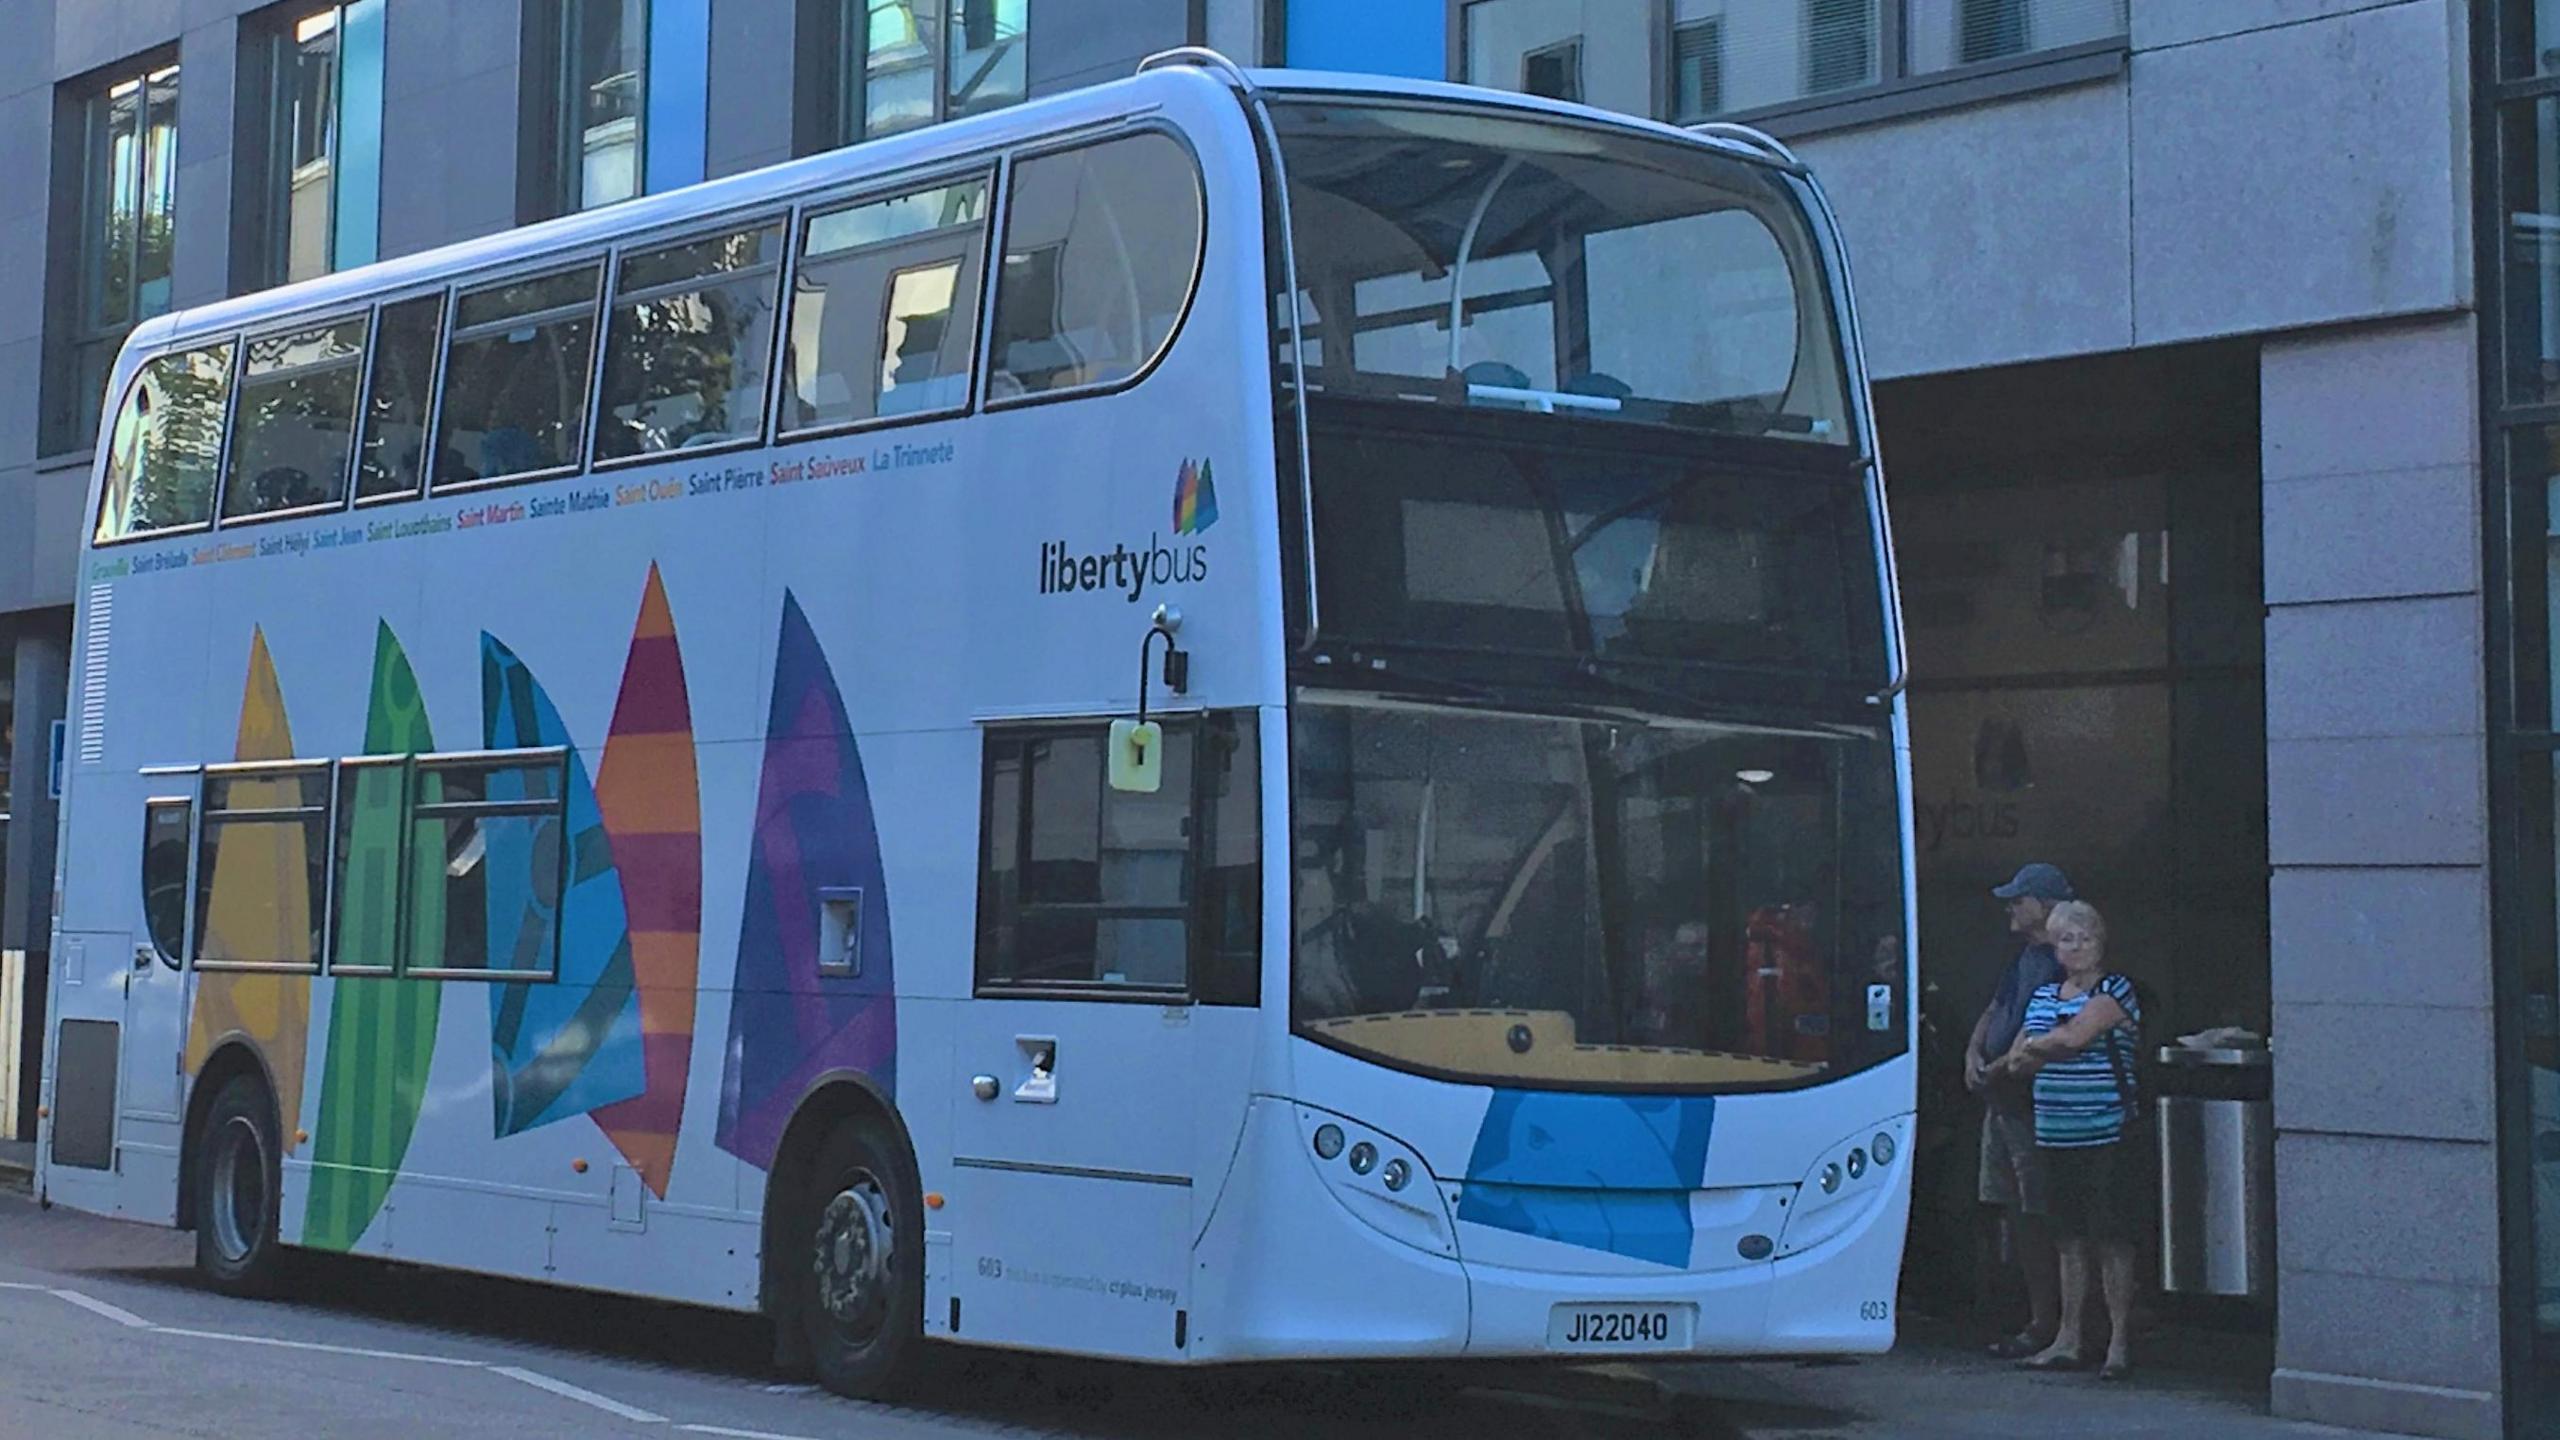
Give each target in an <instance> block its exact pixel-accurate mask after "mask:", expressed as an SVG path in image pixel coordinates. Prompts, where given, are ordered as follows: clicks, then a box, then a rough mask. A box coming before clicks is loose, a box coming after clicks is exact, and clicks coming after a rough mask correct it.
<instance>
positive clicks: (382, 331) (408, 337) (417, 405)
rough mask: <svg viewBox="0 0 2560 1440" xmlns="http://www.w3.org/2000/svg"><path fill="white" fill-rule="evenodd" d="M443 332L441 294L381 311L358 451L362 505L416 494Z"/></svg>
mask: <svg viewBox="0 0 2560 1440" xmlns="http://www.w3.org/2000/svg"><path fill="white" fill-rule="evenodd" d="M443 328H444V297H443V296H442V295H421V296H419V297H418V298H417V299H415V300H403V301H401V302H400V303H399V304H397V305H385V306H383V307H382V322H381V324H380V326H379V327H377V329H376V330H375V332H374V337H373V386H372V388H371V389H370V390H368V391H367V392H366V395H365V407H364V408H365V415H364V443H363V445H362V446H361V448H359V449H358V451H357V452H356V455H357V458H356V498H357V499H358V500H373V499H378V498H380V497H382V496H385V495H415V494H417V493H418V485H419V482H420V480H421V478H422V476H423V475H424V474H425V467H424V466H423V464H422V463H421V462H422V460H423V459H424V455H425V451H426V443H427V406H428V405H429V403H430V402H432V401H433V400H434V398H435V379H436V348H437V345H436V342H437V340H438V339H439V332H440V331H442V330H443Z"/></svg>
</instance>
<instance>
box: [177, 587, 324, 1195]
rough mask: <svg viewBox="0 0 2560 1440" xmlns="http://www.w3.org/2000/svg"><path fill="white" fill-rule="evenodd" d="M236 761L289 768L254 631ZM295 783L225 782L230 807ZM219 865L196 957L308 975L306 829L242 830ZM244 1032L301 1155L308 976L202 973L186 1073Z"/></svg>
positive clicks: (296, 790) (278, 800) (219, 847)
mask: <svg viewBox="0 0 2560 1440" xmlns="http://www.w3.org/2000/svg"><path fill="white" fill-rule="evenodd" d="M232 753H233V757H234V758H235V759H240V760H290V759H292V758H293V727H292V726H291V725H290V724H288V723H287V722H286V719H285V713H284V691H283V688H282V687H281V686H280V685H278V684H277V682H276V667H275V661H274V660H273V659H272V658H270V657H269V656H268V654H267V637H266V632H265V631H263V630H252V631H251V632H250V635H249V678H248V681H247V683H246V684H245V685H244V686H243V687H242V692H241V696H240V736H239V740H238V742H237V744H236V745H235V746H234V747H233V752H232ZM302 786H303V781H302V780H300V779H298V778H279V779H272V780H269V779H235V780H230V781H227V782H226V783H225V785H224V788H225V789H226V790H227V791H228V794H227V796H226V797H225V799H226V803H227V805H228V807H229V808H232V809H263V808H279V809H289V808H291V807H294V806H297V805H299V804H301V803H302V798H303V791H302ZM206 849H207V856H208V858H209V860H210V862H211V864H212V866H213V874H212V876H211V877H210V880H209V883H208V885H207V890H206V899H205V904H204V934H203V935H202V936H201V937H200V939H199V942H198V943H199V947H200V949H199V953H200V954H201V955H202V956H203V958H204V959H205V960H206V961H209V962H213V963H214V964H217V965H219V964H221V963H223V962H230V963H234V964H262V965H283V966H298V967H306V968H307V967H309V966H310V965H311V963H312V960H313V958H314V956H315V952H316V947H317V944H318V941H317V939H316V931H317V927H316V925H315V924H314V923H313V922H314V919H315V918H316V917H317V915H318V914H319V913H320V912H319V907H320V905H321V903H322V899H321V897H320V896H318V895H315V894H314V893H312V884H313V871H312V867H311V865H310V863H309V861H310V858H311V857H310V846H309V839H308V835H307V833H306V832H305V830H304V828H303V825H302V823H301V822H300V821H266V822H236V823H232V824H226V825H223V826H221V827H220V830H219V833H218V836H216V837H209V838H208V842H207V846H206ZM234 1035H239V1036H245V1037H247V1038H248V1039H249V1040H250V1041H251V1042H252V1043H253V1044H255V1045H256V1046H257V1047H258V1049H259V1052H260V1054H261V1055H263V1056H264V1057H265V1059H266V1062H267V1071H268V1073H269V1074H270V1075H272V1076H273V1077H274V1079H275V1087H276V1113H277V1114H278V1115H280V1116H282V1117H283V1118H284V1131H285V1133H284V1146H285V1149H286V1150H287V1151H288V1152H289V1151H291V1150H293V1149H295V1148H296V1146H295V1141H294V1138H293V1137H294V1127H295V1125H296V1123H297V1121H298V1119H299V1117H300V1116H301V1114H302V1066H303V1060H304V1058H305V1056H306V1055H307V1053H308V1051H309V1048H310V1043H311V977H310V976H309V975H307V974H276V973H273V972H266V973H260V972H253V971H239V970H222V969H207V970H199V971H198V972H197V974H196V999H195V1009H194V1012H193V1013H192V1014H191V1015H190V1016H189V1018H188V1022H187V1054H186V1068H187V1073H188V1074H190V1075H194V1074H197V1073H200V1072H201V1071H202V1070H203V1069H204V1062H205V1061H206V1060H208V1059H211V1058H212V1055H213V1048H214V1046H216V1045H218V1044H220V1043H221V1042H222V1041H223V1040H224V1039H226V1038H228V1037H230V1036H234Z"/></svg>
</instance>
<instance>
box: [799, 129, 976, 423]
mask: <svg viewBox="0 0 2560 1440" xmlns="http://www.w3.org/2000/svg"><path fill="white" fill-rule="evenodd" d="M987 196H988V184H987V178H986V177H985V176H983V175H973V176H971V177H969V178H968V179H965V180H955V181H952V182H951V183H949V184H946V185H937V186H934V187H932V188H931V189H927V190H917V191H913V192H910V193H908V194H905V195H899V196H895V197H892V198H890V199H886V200H871V201H865V202H863V203H862V204H858V205H850V206H847V207H845V208H844V209H841V210H830V211H827V212H824V213H822V214H818V215H812V216H811V217H809V223H808V226H807V229H806V231H805V232H804V235H803V238H802V240H801V250H800V269H799V272H798V274H797V276H796V277H795V279H794V282H793V286H792V297H791V330H790V348H789V349H788V351H787V352H786V354H785V356H784V361H783V370H784V372H785V375H786V376H787V378H788V382H789V384H790V387H791V388H790V390H789V392H788V393H787V394H786V396H785V397H784V401H783V407H784V408H783V416H782V428H783V429H784V430H786V431H800V430H816V429H822V428H826V427H831V426H837V425H852V424H858V423H860V422H862V421H865V420H873V419H878V418H880V417H882V416H888V415H924V414H931V413H935V412H940V411H950V410H956V409H958V408H960V406H962V405H963V404H965V403H967V401H968V398H969V397H968V390H969V359H970V355H971V353H972V352H973V351H974V350H975V349H976V348H977V345H976V340H977V334H978V275H979V272H980V270H981V269H982V268H983V261H982V259H981V256H983V255H984V253H985V250H986V243H987Z"/></svg>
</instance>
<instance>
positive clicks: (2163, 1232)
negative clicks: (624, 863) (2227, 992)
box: [2154, 1045, 2276, 1301]
mask: <svg viewBox="0 0 2560 1440" xmlns="http://www.w3.org/2000/svg"><path fill="white" fill-rule="evenodd" d="M2274 1076H2275V1068H2274V1060H2273V1058H2272V1057H2271V1056H2270V1055H2269V1054H2268V1052H2266V1051H2264V1050H2238V1049H2233V1050H2200V1049H2191V1048H2189V1047H2187V1046H2183V1045H2171V1046H2167V1047H2165V1048H2163V1049H2162V1050H2161V1051H2160V1070H2159V1091H2160V1093H2159V1096H2158V1098H2157V1100H2156V1101H2155V1102H2154V1104H2155V1107H2156V1108H2155V1111H2154V1114H2155V1115H2156V1117H2157V1122H2158V1123H2157V1125H2156V1127H2155V1128H2156V1129H2157V1130H2158V1132H2159V1136H2160V1288H2161V1289H2163V1290H2165V1291H2167V1292H2169V1293H2170V1294H2173V1295H2225V1296H2234V1297H2238V1298H2242V1299H2248V1300H2256V1301H2270V1300H2272V1299H2274V1297H2275V1258H2276V1136H2275V1106H2274V1103H2273V1101H2274V1093H2275V1087H2274Z"/></svg>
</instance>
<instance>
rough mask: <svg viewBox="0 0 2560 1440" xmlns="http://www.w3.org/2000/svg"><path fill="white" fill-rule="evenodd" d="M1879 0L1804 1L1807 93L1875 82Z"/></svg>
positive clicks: (1805, 80)
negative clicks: (1877, 5)
mask: <svg viewBox="0 0 2560 1440" xmlns="http://www.w3.org/2000/svg"><path fill="white" fill-rule="evenodd" d="M1876 48H1877V47H1876V0H1805V4H1804V93H1806V94H1808V95H1820V94H1822V93H1823V92H1825V91H1829V90H1846V89H1848V88H1849V87H1851V86H1853V85H1865V84H1869V83H1872V82H1873V81H1874V80H1875V79H1876Z"/></svg>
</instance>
